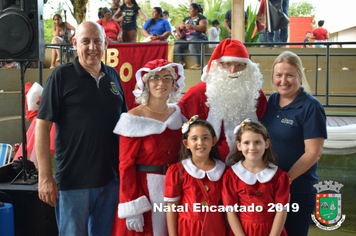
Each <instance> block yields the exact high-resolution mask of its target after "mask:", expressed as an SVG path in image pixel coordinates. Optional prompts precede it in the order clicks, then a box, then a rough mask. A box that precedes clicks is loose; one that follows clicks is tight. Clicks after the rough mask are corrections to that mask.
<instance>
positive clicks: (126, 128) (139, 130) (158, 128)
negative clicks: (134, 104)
mask: <svg viewBox="0 0 356 236" xmlns="http://www.w3.org/2000/svg"><path fill="white" fill-rule="evenodd" d="M168 106H169V107H174V108H175V109H176V110H175V112H173V114H172V115H171V116H170V117H169V118H168V119H167V120H166V121H164V122H162V121H159V120H155V119H152V118H147V117H142V116H135V115H131V114H128V113H123V114H122V115H121V117H120V120H119V121H118V122H117V124H116V126H115V129H114V131H113V132H114V133H115V134H119V135H123V136H126V137H144V136H147V135H151V134H161V133H163V132H164V131H165V130H166V128H169V129H171V130H177V129H181V128H182V125H183V119H182V115H181V111H180V108H179V107H178V106H177V105H168Z"/></svg>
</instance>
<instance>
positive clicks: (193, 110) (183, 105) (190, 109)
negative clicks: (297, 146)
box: [178, 82, 267, 162]
mask: <svg viewBox="0 0 356 236" xmlns="http://www.w3.org/2000/svg"><path fill="white" fill-rule="evenodd" d="M205 92H206V83H204V82H199V83H198V84H197V85H195V86H193V87H191V88H190V89H189V90H188V92H187V93H186V94H185V95H184V96H183V97H182V99H181V100H180V101H179V102H178V106H179V107H180V109H181V111H182V114H183V115H184V116H185V117H186V118H189V117H192V116H194V115H198V116H199V119H204V120H208V121H209V120H210V119H209V107H208V106H207V105H206V101H207V96H206V95H205ZM266 109H267V99H266V95H265V94H264V92H263V91H262V90H260V97H259V98H258V101H257V105H256V112H255V114H246V118H251V119H253V120H261V119H262V117H263V116H264V114H265V112H266ZM209 122H210V123H212V125H213V126H215V127H214V129H215V131H217V130H221V132H220V137H219V136H218V134H217V136H218V138H219V140H218V148H219V154H220V158H221V160H222V161H224V162H225V159H226V157H227V156H228V154H229V152H230V149H229V146H228V144H227V141H226V136H225V131H224V125H223V123H222V122H220V127H216V125H214V124H213V123H214V122H211V121H209ZM233 131H234V127H233V128H232V129H229V131H228V132H231V133H232V134H233Z"/></svg>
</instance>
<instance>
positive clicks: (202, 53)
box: [174, 41, 356, 108]
mask: <svg viewBox="0 0 356 236" xmlns="http://www.w3.org/2000/svg"><path fill="white" fill-rule="evenodd" d="M175 43H177V44H200V50H201V51H200V53H174V56H178V55H181V56H200V64H201V65H204V57H205V56H211V55H212V53H205V46H206V44H214V43H219V42H215V41H214V42H213V41H187V42H184V41H177V42H175ZM244 44H245V46H251V47H261V46H264V47H274V45H277V46H278V47H279V48H285V46H286V45H299V46H301V47H302V46H303V45H323V46H325V48H324V49H325V53H303V54H300V53H298V56H300V57H305V56H308V57H310V56H314V57H315V58H316V62H315V63H316V64H315V90H314V92H313V93H312V95H313V96H316V97H325V104H323V105H324V107H339V108H356V104H330V97H346V98H347V97H349V98H354V97H356V91H355V94H330V57H334V56H335V57H336V56H354V57H356V54H352V53H330V47H331V46H332V45H347V44H354V45H356V42H308V43H302V42H301V43H267V42H266V43H244ZM285 49H286V50H289V48H285ZM321 49H323V48H321ZM278 55H279V53H250V54H249V56H250V59H251V58H252V57H256V56H258V57H261V56H262V57H263V56H275V57H277V56H278ZM319 57H326V88H325V94H322V93H318V82H319V70H318V68H319ZM251 60H252V59H251ZM252 61H253V60H252ZM201 73H203V66H202V69H201ZM266 95H270V94H266Z"/></svg>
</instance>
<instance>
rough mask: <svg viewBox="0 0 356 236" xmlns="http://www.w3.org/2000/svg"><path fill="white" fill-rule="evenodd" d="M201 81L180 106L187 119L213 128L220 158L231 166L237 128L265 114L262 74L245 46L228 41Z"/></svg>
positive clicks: (232, 40)
mask: <svg viewBox="0 0 356 236" xmlns="http://www.w3.org/2000/svg"><path fill="white" fill-rule="evenodd" d="M201 80H202V82H199V83H198V84H197V85H195V86H193V87H191V88H190V89H189V90H188V92H187V93H186V94H185V95H184V96H183V98H182V99H181V100H180V101H179V103H178V106H179V107H180V108H181V111H182V114H183V115H184V116H185V117H186V118H189V117H192V116H193V115H199V118H200V119H205V120H207V121H209V122H210V123H211V124H212V125H213V127H214V129H215V131H216V135H217V137H218V139H219V141H218V148H219V154H220V158H221V159H222V160H223V161H225V162H226V163H228V158H227V157H229V156H230V155H231V154H232V153H233V152H234V151H235V150H236V143H235V142H236V140H235V139H236V137H235V135H234V128H235V127H236V126H237V125H239V124H240V123H241V122H242V121H243V120H244V119H245V118H251V119H252V120H254V121H259V120H261V119H262V117H263V115H264V114H265V111H266V108H267V99H266V96H265V94H264V93H263V91H262V83H263V80H262V74H261V73H260V71H259V69H258V64H256V63H253V62H252V61H251V60H250V59H249V55H248V52H247V50H246V47H245V46H244V45H243V43H241V42H240V41H237V40H234V39H225V40H223V41H222V42H221V43H220V44H219V45H218V46H217V48H216V49H215V50H214V53H213V54H212V56H211V58H210V60H209V63H208V65H207V66H205V68H204V73H203V75H202V77H201Z"/></svg>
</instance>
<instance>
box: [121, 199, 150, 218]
mask: <svg viewBox="0 0 356 236" xmlns="http://www.w3.org/2000/svg"><path fill="white" fill-rule="evenodd" d="M151 209H152V206H151V204H150V202H149V201H148V199H147V197H146V196H141V197H139V198H137V199H135V200H133V201H130V202H125V203H120V204H119V211H118V216H119V218H121V219H124V218H127V217H130V216H135V215H138V214H143V213H144V212H146V211H150V210H151Z"/></svg>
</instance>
